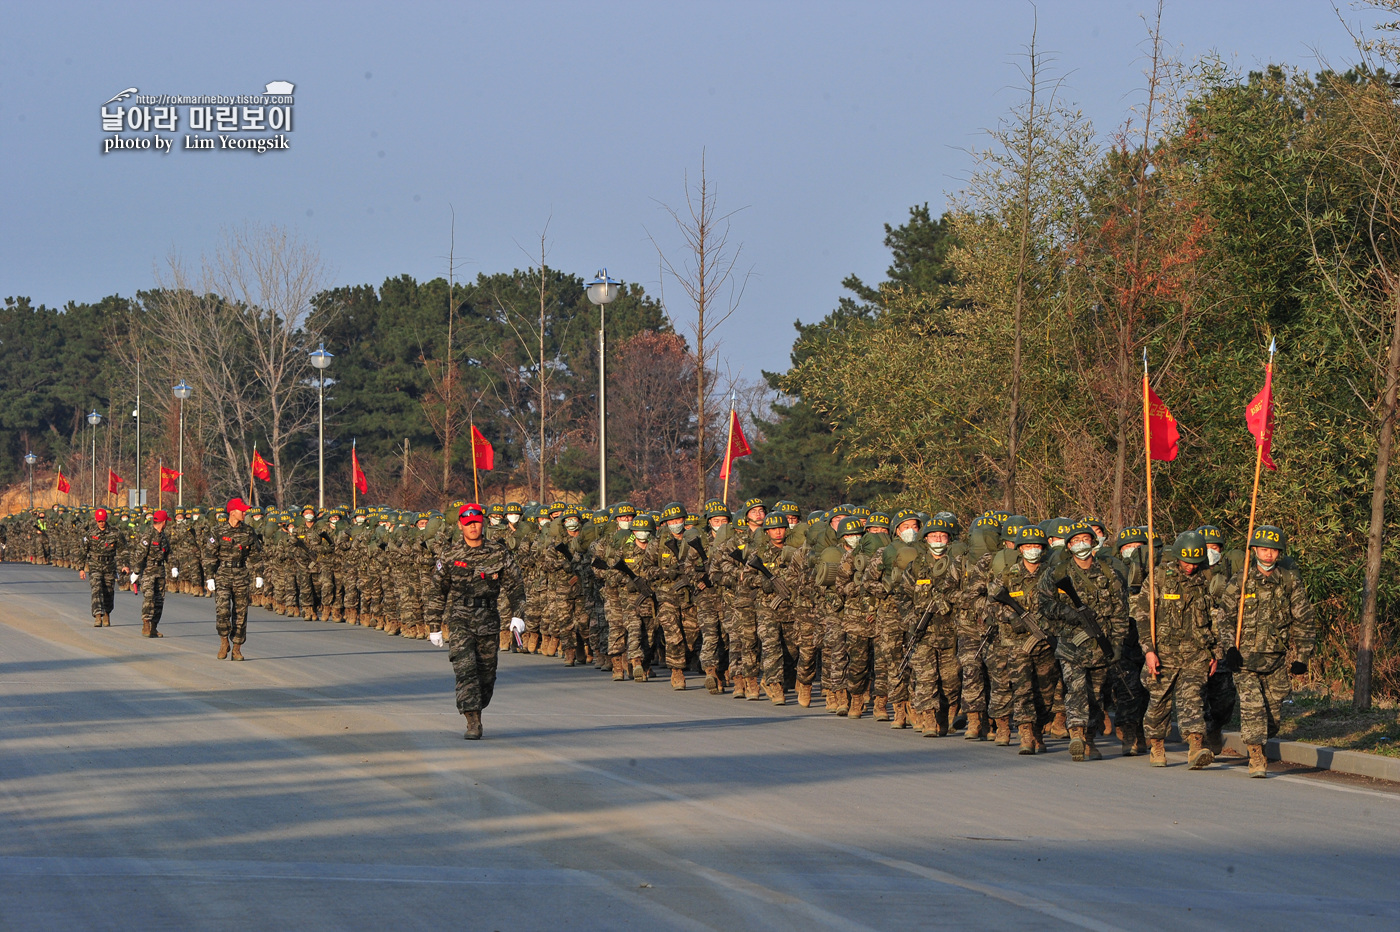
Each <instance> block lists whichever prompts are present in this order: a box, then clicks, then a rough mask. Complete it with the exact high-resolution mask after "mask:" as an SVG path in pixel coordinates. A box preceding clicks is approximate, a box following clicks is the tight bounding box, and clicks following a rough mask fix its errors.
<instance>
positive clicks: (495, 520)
mask: <svg viewBox="0 0 1400 932" xmlns="http://www.w3.org/2000/svg"><path fill="white" fill-rule="evenodd" d="M491 526H492V527H500V526H501V518H500V515H492V516H491Z"/></svg>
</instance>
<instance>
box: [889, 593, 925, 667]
mask: <svg viewBox="0 0 1400 932" xmlns="http://www.w3.org/2000/svg"><path fill="white" fill-rule="evenodd" d="M933 608H934V600H933V599H932V598H930V599H929V604H928V608H926V609H924V613H923V614H922V615H920V616H919V621H918V624H916V625H914V632H913V634H912V635H910V637H909V649H908V650H906V651H905V652H904V659H903V660H901V661H900V662H899V669H898V670H896V671H895V676H897V677H898V676H903V675H904V671H905V670H908V669H909V664H910V663H912V662H913V660H914V651H915V650H917V649H918V647H919V642H920V641H922V640H923V639H924V632H925V631H927V630H928V626H929V623H930V622H931V621H933Z"/></svg>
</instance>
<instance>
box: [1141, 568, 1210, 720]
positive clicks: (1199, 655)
mask: <svg viewBox="0 0 1400 932" xmlns="http://www.w3.org/2000/svg"><path fill="white" fill-rule="evenodd" d="M1154 582H1155V589H1156V593H1157V599H1156V602H1157V606H1156V628H1157V637H1156V640H1155V641H1154V640H1153V638H1152V631H1151V628H1152V625H1151V624H1150V616H1149V613H1148V612H1149V604H1148V602H1149V598H1148V591H1147V588H1146V587H1144V588H1143V589H1142V590H1141V591H1139V592H1138V594H1137V597H1136V598H1135V599H1134V600H1133V615H1134V616H1135V617H1136V618H1137V619H1138V620H1139V623H1140V624H1141V626H1142V627H1141V630H1142V634H1143V635H1144V637H1143V642H1142V646H1143V651H1144V653H1149V654H1150V653H1153V652H1155V653H1156V654H1157V661H1158V663H1159V667H1158V672H1157V675H1156V676H1155V677H1154V676H1153V675H1152V674H1151V673H1149V672H1148V671H1147V669H1146V667H1144V668H1143V671H1142V684H1143V686H1145V687H1146V688H1147V693H1148V697H1149V699H1148V705H1147V714H1146V716H1145V717H1144V719H1143V731H1144V733H1145V734H1146V735H1147V738H1148V740H1149V741H1160V740H1163V739H1165V738H1166V737H1167V729H1168V726H1170V724H1171V711H1172V704H1173V703H1175V705H1176V721H1177V727H1178V728H1179V729H1180V731H1181V734H1182V735H1183V736H1185V735H1197V736H1198V737H1200V736H1203V735H1204V733H1205V730H1206V723H1205V709H1204V706H1203V702H1202V699H1203V696H1204V694H1205V687H1206V676H1207V675H1208V674H1209V672H1210V662H1211V660H1212V659H1215V660H1222V659H1224V656H1225V651H1224V648H1223V647H1222V646H1221V645H1220V644H1219V642H1218V641H1217V640H1216V636H1215V630H1214V628H1213V627H1212V621H1211V599H1210V594H1209V591H1208V590H1209V585H1210V584H1209V580H1207V578H1206V574H1205V573H1204V572H1202V571H1201V570H1200V569H1198V570H1197V571H1196V572H1194V573H1192V574H1191V575H1189V576H1188V575H1186V574H1185V573H1183V572H1182V571H1181V570H1180V568H1178V567H1177V566H1176V565H1174V564H1172V565H1164V566H1163V567H1162V569H1161V571H1160V572H1158V573H1157V574H1156V579H1155V580H1154Z"/></svg>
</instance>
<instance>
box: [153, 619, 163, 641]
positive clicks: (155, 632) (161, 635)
mask: <svg viewBox="0 0 1400 932" xmlns="http://www.w3.org/2000/svg"><path fill="white" fill-rule="evenodd" d="M157 624H159V622H155V621H153V622H151V637H153V638H163V637H165V635H163V634H161V633H160V632H159V631H157V630H156V625H157Z"/></svg>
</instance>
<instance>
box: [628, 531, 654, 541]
mask: <svg viewBox="0 0 1400 932" xmlns="http://www.w3.org/2000/svg"><path fill="white" fill-rule="evenodd" d="M632 536H633V537H636V538H637V540H639V541H641V542H642V543H646V540H647V538H648V537H650V536H651V531H638V532H637V533H636V534H634V535H632Z"/></svg>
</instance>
